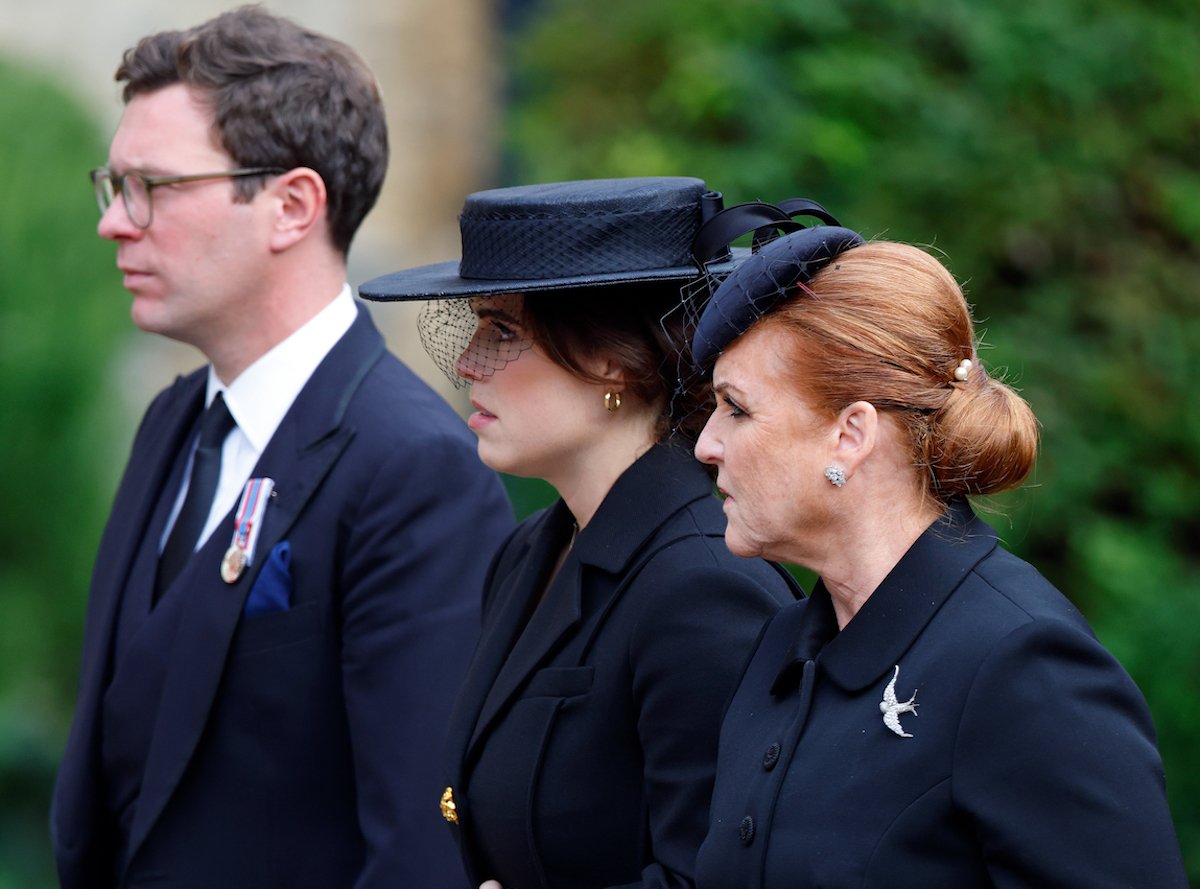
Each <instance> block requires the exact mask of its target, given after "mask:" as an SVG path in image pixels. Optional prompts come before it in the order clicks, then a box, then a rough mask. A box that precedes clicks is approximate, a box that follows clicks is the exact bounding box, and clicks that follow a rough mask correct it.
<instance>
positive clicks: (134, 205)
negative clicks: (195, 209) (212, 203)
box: [91, 167, 286, 229]
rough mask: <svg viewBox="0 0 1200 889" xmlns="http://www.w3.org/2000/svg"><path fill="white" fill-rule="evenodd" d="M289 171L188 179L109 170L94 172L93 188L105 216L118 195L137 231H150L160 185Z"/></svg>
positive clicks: (226, 173) (194, 175) (239, 172)
mask: <svg viewBox="0 0 1200 889" xmlns="http://www.w3.org/2000/svg"><path fill="white" fill-rule="evenodd" d="M284 172H286V171H285V170H284V169H283V168H282V167H242V168H239V169H236V170H223V171H221V172H220V173H189V174H188V175H186V176H147V175H146V174H145V173H137V172H129V173H124V174H117V173H114V172H113V171H112V170H110V169H108V167H97V168H96V169H94V170H92V172H91V177H92V186H93V187H94V188H95V189H96V203H97V204H98V205H99V206H100V214H101V215H104V214H105V213H106V212H107V211H108V208H109V207H111V206H112V203H113V201H115V200H116V198H117V195H121V197H122V198H124V199H125V212H126V213H128V214H129V221H130V222H132V223H133V224H134V225H136V226H137V227H138V228H142V229H145V228H149V227H150V223H151V222H152V221H153V219H154V204H153V202H152V201H151V200H150V192H152V191H153V190H154V189H156V188H158V186H160V185H177V184H179V183H180V182H203V181H205V180H207V179H240V178H242V177H244V176H273V175H278V174H280V173H284Z"/></svg>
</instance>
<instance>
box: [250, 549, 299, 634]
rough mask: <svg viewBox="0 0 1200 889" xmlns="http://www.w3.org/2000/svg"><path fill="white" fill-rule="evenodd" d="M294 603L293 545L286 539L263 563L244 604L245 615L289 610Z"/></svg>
mask: <svg viewBox="0 0 1200 889" xmlns="http://www.w3.org/2000/svg"><path fill="white" fill-rule="evenodd" d="M291 605H292V545H291V544H290V543H288V542H287V541H286V540H285V541H283V542H282V543H277V544H275V547H274V549H272V550H271V553H270V555H268V556H267V563H266V564H265V565H263V567H262V571H260V572H259V574H258V578H257V579H256V580H255V581H254V586H253V587H251V588H250V595H248V596H247V597H246V604H245V605H244V606H242V615H243V616H244V617H254V616H255V615H258V614H270V613H271V612H272V611H287V610H288V609H289V608H290V607H291Z"/></svg>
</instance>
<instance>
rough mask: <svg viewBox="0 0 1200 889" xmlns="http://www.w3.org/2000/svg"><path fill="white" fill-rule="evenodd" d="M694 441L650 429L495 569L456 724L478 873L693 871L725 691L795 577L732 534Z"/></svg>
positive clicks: (509, 549) (462, 826)
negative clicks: (576, 523)
mask: <svg viewBox="0 0 1200 889" xmlns="http://www.w3.org/2000/svg"><path fill="white" fill-rule="evenodd" d="M712 491H713V488H712V483H711V481H710V479H709V477H708V476H707V474H706V473H705V471H704V469H703V467H701V466H700V465H699V464H698V463H696V462H695V461H694V460H693V459H692V458H691V455H690V454H688V453H686V452H684V451H681V450H676V449H674V448H672V447H668V446H664V445H660V446H658V447H655V448H653V449H652V450H651V451H650V452H649V453H647V454H646V455H645V456H644V457H642V459H641V460H639V461H638V462H637V463H635V464H634V465H633V466H632V467H631V468H630V469H629V470H627V471H626V472H625V473H624V474H623V475H622V476H621V478H620V479H618V481H617V483H616V484H615V485H614V487H613V489H612V491H610V492H609V495H608V496H607V498H606V499H605V500H604V502H603V504H602V505H601V506H600V508H599V510H598V511H597V512H596V515H595V516H594V518H593V519H592V521H591V522H590V523H589V524H588V526H587V527H586V528H585V529H584V530H583V531H582V532H581V533H580V534H579V537H578V539H577V540H576V542H575V544H574V546H573V548H572V549H571V552H570V554H569V556H568V558H567V560H566V562H565V564H564V565H563V567H562V569H561V571H560V573H559V575H558V577H557V578H556V579H555V581H554V583H553V586H552V587H551V588H550V589H549V590H548V591H547V593H546V595H545V597H544V598H542V599H541V602H540V604H539V597H540V596H541V593H542V590H543V587H544V585H545V580H546V577H547V575H548V572H549V571H550V570H551V568H552V566H553V563H554V560H555V558H556V556H557V554H558V553H559V551H560V550H561V548H562V546H563V545H564V544H566V542H567V541H568V540H569V538H570V531H571V525H572V517H571V515H570V513H569V512H568V511H567V509H566V507H565V505H564V504H563V503H562V502H561V501H560V502H559V503H557V504H556V505H555V506H553V507H551V508H550V509H549V510H547V511H545V512H543V513H541V514H539V515H537V516H535V517H533V518H531V519H529V520H528V521H526V522H525V523H524V524H523V525H522V526H521V527H520V528H519V529H518V530H517V532H516V533H515V534H514V535H513V537H512V538H511V539H510V540H509V542H508V543H507V544H506V546H505V547H504V548H503V549H502V550H501V553H500V555H499V556H498V558H497V562H496V564H495V566H494V568H493V571H492V574H491V577H490V578H489V581H488V585H487V592H486V600H485V604H484V623H483V635H482V638H481V641H480V644H479V648H478V650H477V652H476V654H475V658H474V660H473V662H472V664H471V667H470V670H469V673H468V676H467V681H466V683H465V685H464V687H463V692H462V695H461V697H460V699H459V702H458V705H457V708H456V711H455V715H454V717H453V718H452V720H451V729H450V741H449V748H448V752H449V780H448V783H449V784H450V785H451V786H452V788H453V793H454V797H455V800H456V803H457V808H458V819H459V820H458V824H457V826H456V827H455V828H454V829H455V830H456V831H457V832H458V833H459V836H460V844H461V848H462V853H463V858H464V860H465V862H466V864H467V870H468V872H469V873H470V875H471V879H472V884H473V885H478V884H479V882H480V881H482V880H485V879H498V880H499V881H500V882H501V883H502V884H503V885H504V887H505V889H568V887H605V886H616V885H627V884H628V885H636V886H642V887H686V886H691V885H692V874H693V868H694V864H695V856H696V850H697V848H698V847H699V844H700V841H701V840H702V839H703V836H704V831H705V817H706V813H707V811H708V801H709V794H710V792H711V787H712V777H713V762H714V757H715V755H716V738H717V730H718V726H719V723H720V716H721V711H722V709H723V708H724V706H725V703H726V702H727V700H728V697H729V694H730V693H731V692H732V690H733V687H734V684H735V683H736V681H737V677H738V675H739V673H740V671H741V668H742V666H743V664H744V662H745V659H746V656H747V655H748V653H749V651H750V649H751V647H752V645H753V643H754V640H755V638H756V637H757V635H758V633H759V631H760V630H761V628H762V626H763V624H764V623H765V622H766V621H767V619H768V618H769V617H770V616H771V615H772V614H773V613H774V612H775V611H776V610H778V608H779V607H780V605H781V604H782V603H784V602H790V601H793V600H794V598H795V595H796V590H795V587H794V585H793V584H792V583H791V581H790V579H789V578H787V575H786V574H784V573H783V572H782V571H781V570H780V569H778V568H777V567H776V566H772V565H770V564H768V563H766V562H762V561H759V560H741V559H737V558H735V557H734V556H732V555H731V554H730V553H729V551H728V550H727V549H726V548H725V543H724V536H723V535H724V529H725V517H724V515H723V514H722V511H721V506H720V504H719V503H718V501H717V500H716V499H715V498H714V497H713V493H712Z"/></svg>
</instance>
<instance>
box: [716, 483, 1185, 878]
mask: <svg viewBox="0 0 1200 889" xmlns="http://www.w3.org/2000/svg"><path fill="white" fill-rule="evenodd" d="M889 688H890V689H891V694H889V692H888V689H889ZM914 696H915V697H914ZM910 700H911V703H912V704H913V705H915V707H916V711H915V712H912V711H909V710H908V709H907V708H906V707H904V706H903V705H905V704H908V703H909V702H910ZM889 713H890V714H891V717H892V718H890V719H889V720H888V722H891V723H893V726H894V727H889V725H888V724H887V723H886V722H885V719H884V717H885V716H887V715H889ZM901 733H903V735H907V736H908V737H905V736H903V735H902V734H901ZM698 884H699V886H700V887H701V889H742V887H755V889H815V887H821V889H841V887H856V889H868V887H870V889H906V887H911V889H934V887H937V889H942V887H953V889H972V887H981V889H982V887H1038V889H1046V887H1054V889H1070V887H1077V889H1104V887H1118V886H1120V887H1142V889H1150V887H1153V889H1174V887H1180V889H1182V887H1185V886H1186V885H1187V881H1186V878H1185V876H1184V872H1183V866H1182V862H1181V859H1180V854H1179V847H1178V843H1177V841H1176V838H1175V832H1174V829H1173V827H1172V824H1171V818H1170V815H1169V813H1168V810H1167V802H1166V798H1165V792H1164V780H1163V772H1162V764H1161V762H1160V759H1159V755H1158V752H1157V750H1156V749H1155V740H1154V729H1153V726H1152V724H1151V721H1150V715H1149V713H1148V711H1147V709H1146V704H1145V702H1144V700H1143V699H1142V696H1141V694H1140V692H1139V691H1138V689H1137V688H1136V687H1135V685H1134V684H1133V682H1132V680H1131V679H1130V678H1129V676H1128V675H1127V674H1126V673H1125V671H1124V670H1123V669H1122V668H1121V666H1120V665H1119V664H1118V663H1117V661H1116V660H1115V659H1114V658H1113V657H1112V656H1111V655H1110V654H1109V653H1108V652H1107V651H1105V649H1104V648H1103V647H1102V646H1101V645H1100V643H1099V642H1098V641H1097V640H1096V639H1095V637H1094V636H1093V635H1092V632H1091V631H1090V630H1089V628H1088V626H1087V624H1086V623H1085V621H1084V619H1083V617H1082V616H1081V615H1080V614H1079V612H1078V611H1077V610H1076V609H1075V608H1074V607H1073V606H1072V605H1071V604H1070V603H1069V602H1068V601H1067V600H1066V599H1065V598H1064V597H1063V596H1062V595H1061V594H1060V593H1059V592H1058V591H1057V590H1055V589H1054V588H1053V587H1052V586H1051V585H1050V584H1049V583H1048V582H1047V581H1046V580H1045V579H1044V578H1042V577H1041V576H1040V575H1039V574H1038V573H1037V572H1036V571H1035V570H1034V569H1033V568H1032V567H1030V566H1029V565H1028V564H1026V563H1025V562H1022V561H1021V560H1020V559H1017V558H1016V557H1014V556H1012V555H1011V554H1009V553H1007V552H1005V551H1004V550H1003V549H1001V548H999V547H998V546H997V542H996V536H995V534H994V533H993V532H992V530H991V528H989V527H988V526H987V525H986V524H984V523H983V522H981V521H979V520H978V519H977V518H975V516H974V515H973V514H972V513H971V510H970V508H969V507H968V506H967V505H966V504H965V503H959V504H956V505H954V506H953V507H952V508H951V510H950V511H949V512H948V513H947V515H946V516H944V517H943V520H942V521H940V522H937V523H935V524H934V526H933V527H932V528H930V529H929V530H928V531H926V532H925V534H924V535H923V536H922V537H921V538H919V539H918V540H917V542H916V543H915V544H914V545H913V546H912V548H911V549H910V550H909V552H908V553H907V554H906V555H905V556H904V558H903V559H902V560H901V561H900V563H899V564H898V565H897V566H896V567H895V568H894V569H893V570H892V572H891V573H890V574H889V575H888V577H887V578H886V579H885V580H884V582H883V583H882V584H881V585H880V587H879V588H878V589H877V590H876V591H875V592H874V593H873V594H872V596H871V598H870V599H869V600H868V601H867V602H866V604H865V605H864V606H863V608H862V609H861V610H860V611H859V612H858V614H857V615H855V617H854V618H853V619H852V620H851V621H850V622H849V623H848V624H847V625H846V627H845V628H844V629H843V630H842V631H841V632H838V630H837V624H836V622H835V620H834V616H833V610H832V607H831V603H830V599H829V595H828V593H827V592H826V591H825V589H824V588H823V587H822V586H820V585H818V587H817V589H816V590H815V591H814V593H813V595H812V598H811V599H810V600H808V601H807V602H806V603H803V604H802V605H800V606H798V607H793V608H789V609H784V610H783V611H782V612H780V614H779V615H778V616H777V617H776V619H775V620H774V621H773V622H772V623H771V625H770V626H769V628H768V629H767V631H766V633H765V634H764V636H763V639H762V641H761V643H760V645H759V646H758V648H757V650H756V652H755V655H754V658H753V660H752V661H751V663H750V665H749V667H748V668H747V672H746V675H745V676H744V677H743V679H742V682H741V684H740V686H739V688H738V691H737V694H736V696H735V697H734V700H733V701H732V703H731V704H730V708H729V711H728V713H727V715H726V718H725V721H724V726H723V728H722V734H721V753H720V760H719V765H718V775H717V782H716V789H715V791H714V796H713V805H712V814H711V824H710V833H709V835H708V838H707V839H706V840H705V843H704V846H703V849H702V850H701V853H700V861H699V865H698Z"/></svg>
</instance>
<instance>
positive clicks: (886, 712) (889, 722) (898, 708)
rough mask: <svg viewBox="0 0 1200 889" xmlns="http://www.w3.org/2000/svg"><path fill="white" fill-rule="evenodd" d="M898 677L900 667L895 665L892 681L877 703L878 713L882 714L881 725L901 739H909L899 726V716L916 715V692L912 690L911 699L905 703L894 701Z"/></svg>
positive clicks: (908, 735)
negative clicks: (904, 714) (903, 714)
mask: <svg viewBox="0 0 1200 889" xmlns="http://www.w3.org/2000/svg"><path fill="white" fill-rule="evenodd" d="M899 677H900V665H899V664H897V665H896V672H895V673H893V674H892V681H891V682H889V683H888V684H887V688H885V689H884V690H883V700H882V701H880V702H879V712H880V713H882V714H883V724H884V725H886V726H887V727H888V728H890V729H891V730H892V731H894V732H895V733H896V734H898V735H899V736H900V737H902V738H911V737H912V735H910V734H909V733H908V732H906V731H905V730H904V727H903V726H901V725H900V714H901V713H911V714H912V715H913V716H916V715H917V704H916V700H917V692H916V690H915V689H914V690H913V694H912V697H911V698H909V699H908V700H907V701H904V702H901V701H898V700H897V699H896V680H897V679H898V678H899Z"/></svg>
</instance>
